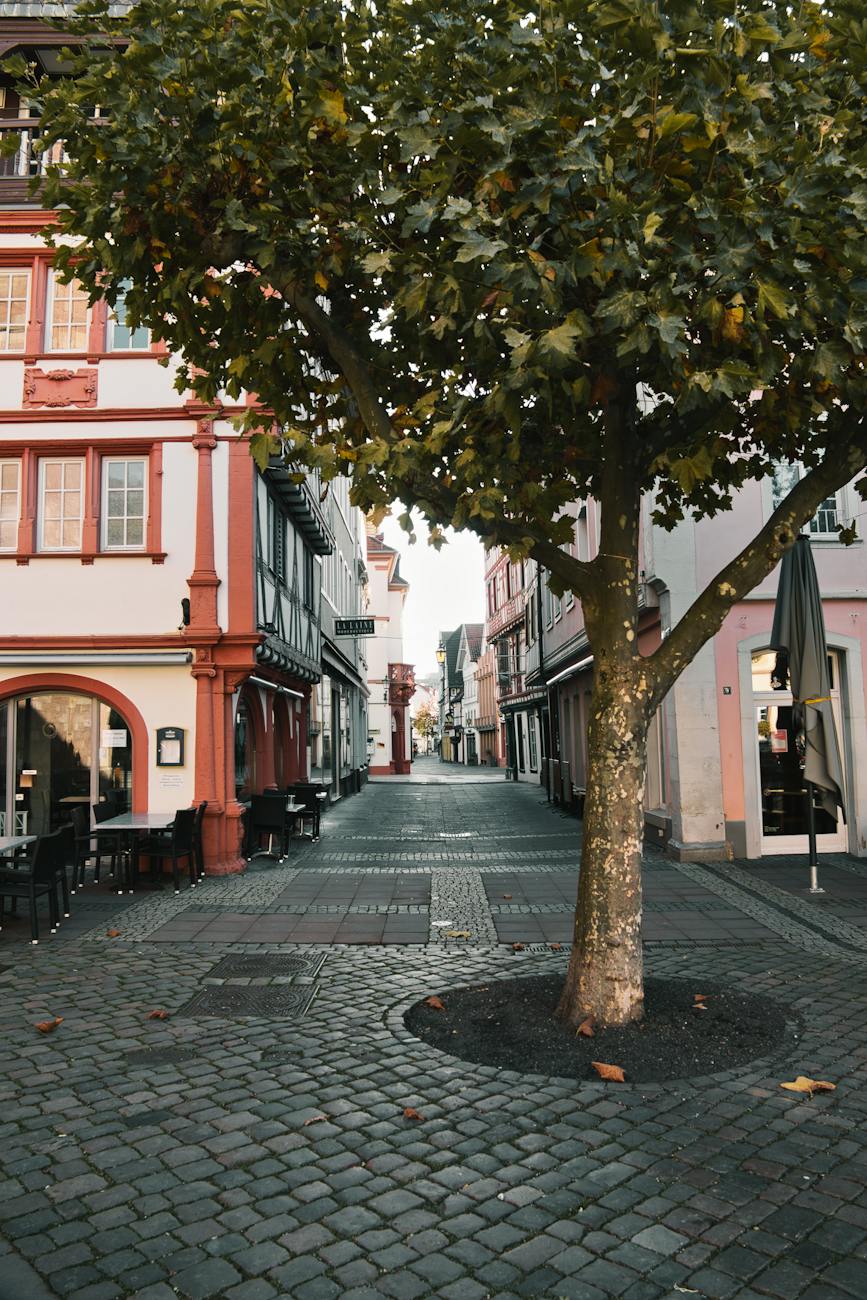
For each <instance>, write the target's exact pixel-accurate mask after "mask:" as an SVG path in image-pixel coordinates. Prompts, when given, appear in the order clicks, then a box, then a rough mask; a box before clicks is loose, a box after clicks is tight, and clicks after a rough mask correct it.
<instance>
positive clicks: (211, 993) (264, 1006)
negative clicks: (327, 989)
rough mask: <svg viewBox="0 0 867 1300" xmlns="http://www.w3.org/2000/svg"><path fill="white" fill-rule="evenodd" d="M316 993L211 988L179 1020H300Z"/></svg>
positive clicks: (295, 988)
mask: <svg viewBox="0 0 867 1300" xmlns="http://www.w3.org/2000/svg"><path fill="white" fill-rule="evenodd" d="M316 993H317V987H316V985H312V984H303V985H301V984H297V985H285V984H280V985H271V986H270V987H267V986H262V985H261V984H257V985H237V984H209V985H207V987H205V988H203V989H202V990H201V991H200V992H199V993H197V994H196V995H195V997H193V998H191V999H190V1001H189V1002H188V1003H187V1004H186V1006H183V1007H181V1009H180V1011H178V1012H176V1015H178V1016H219V1017H221V1018H222V1019H224V1020H235V1019H242V1018H244V1017H245V1016H256V1017H258V1018H260V1019H265V1020H274V1019H280V1020H285V1019H290V1020H300V1018H301V1017H302V1016H303V1015H305V1014H306V1012H307V1010H308V1008H309V1006H310V1003H311V1002H312V1001H313V999H314V997H315V996H316Z"/></svg>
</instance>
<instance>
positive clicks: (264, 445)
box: [250, 433, 280, 474]
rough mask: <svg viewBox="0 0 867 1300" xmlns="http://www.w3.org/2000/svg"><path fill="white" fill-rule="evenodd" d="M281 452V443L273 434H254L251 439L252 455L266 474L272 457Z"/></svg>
mask: <svg viewBox="0 0 867 1300" xmlns="http://www.w3.org/2000/svg"><path fill="white" fill-rule="evenodd" d="M279 450H280V443H279V440H278V439H277V438H275V437H274V435H273V434H272V433H254V434H252V435H251V437H250V455H251V456H252V457H253V460H254V461H255V462H256V464H257V466H258V467H259V469H260V470H261V471H262V473H263V474H264V472H265V470H266V469H267V468H268V462H269V460H270V459H271V457H272V456H274V455H276V454H277V452H278V451H279Z"/></svg>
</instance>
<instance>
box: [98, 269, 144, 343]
mask: <svg viewBox="0 0 867 1300" xmlns="http://www.w3.org/2000/svg"><path fill="white" fill-rule="evenodd" d="M125 283H131V282H129V281H125ZM125 300H126V291H125V290H124V292H123V293H120V294H118V296H117V301H116V302H115V304H114V306H113V307H110V308H109V310H108V316H107V319H106V322H105V350H106V352H136V353H142V352H150V350H151V344H152V341H153V340H152V339H151V332H150V330H149V329H148V328H147V326H146V325H137V326H136V327H135V329H133V328H132V327H131V326H130V325H127V324H126V322H123V323H121V322H120V321H119V320H118V319H117V309H118V305H119V304H122V303H125ZM118 328H121V329H125V330H128V331H129V337H130V341H129V343H127V344H126V346H125V347H120V346H118V344H117V343H116V342H115V330H116V329H118ZM138 330H143V331H144V333H145V336H146V338H147V342H146V343H144V344H140V345H136V344H134V343H133V341H132V339H133V336H134V334H135V333H136V332H137V331H138Z"/></svg>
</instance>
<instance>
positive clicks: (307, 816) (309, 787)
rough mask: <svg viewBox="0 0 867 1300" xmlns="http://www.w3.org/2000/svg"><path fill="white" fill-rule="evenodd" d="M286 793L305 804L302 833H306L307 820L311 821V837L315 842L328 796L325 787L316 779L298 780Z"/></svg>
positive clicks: (297, 801)
mask: <svg viewBox="0 0 867 1300" xmlns="http://www.w3.org/2000/svg"><path fill="white" fill-rule="evenodd" d="M286 795H287V797H288V796H291V797H292V798H293V799H294V800H295V802H296V803H300V804H303V805H304V812H303V815H302V817H301V834H302V835H303V834H304V823H305V821H309V823H310V838H311V840H312V841H314V842H315V841H316V840H318V839H319V829H320V825H321V821H322V806H323V804H324V803H325V801H326V800H327V798H328V792H327V791H326V789H325V787H324V786H322V785H318V784H317V783H316V782H314V781H302V782H297V783H296V784H295V785H290V786H289V787H288V788H287V790H286Z"/></svg>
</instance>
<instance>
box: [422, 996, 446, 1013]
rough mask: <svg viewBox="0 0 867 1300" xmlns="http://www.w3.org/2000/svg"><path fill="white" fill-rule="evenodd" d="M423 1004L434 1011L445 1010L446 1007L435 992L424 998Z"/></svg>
mask: <svg viewBox="0 0 867 1300" xmlns="http://www.w3.org/2000/svg"><path fill="white" fill-rule="evenodd" d="M424 1004H425V1006H426V1007H431V1008H432V1009H433V1010H434V1011H445V1009H446V1004H445V1003H444V1002H442V1001H441V1000H440V999H439V998H438V997H437V995H436V994H435V993H434V994H433V996H432V997H429V998H425V1000H424Z"/></svg>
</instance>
